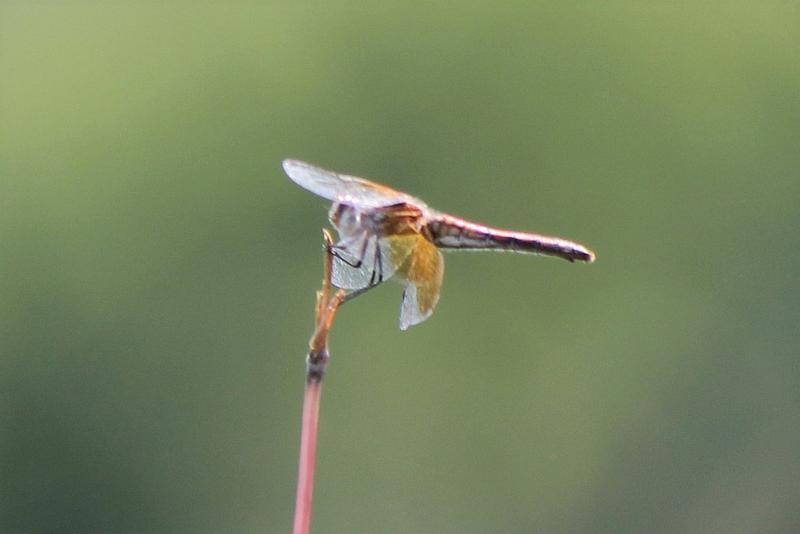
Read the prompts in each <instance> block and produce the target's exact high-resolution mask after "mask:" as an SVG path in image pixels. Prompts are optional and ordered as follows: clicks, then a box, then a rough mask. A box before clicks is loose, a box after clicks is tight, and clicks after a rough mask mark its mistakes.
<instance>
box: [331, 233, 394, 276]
mask: <svg viewBox="0 0 800 534" xmlns="http://www.w3.org/2000/svg"><path fill="white" fill-rule="evenodd" d="M336 247H337V248H336V256H335V257H334V258H333V271H332V272H331V282H332V283H333V285H334V286H336V287H339V288H342V289H350V290H355V289H363V288H365V287H369V286H374V285H378V284H380V283H381V282H385V281H386V280H389V279H390V278H392V277H393V276H394V274H395V272H396V271H397V267H398V266H399V265H400V264H402V262H403V261H404V260H405V258H403V257H400V256H399V255H398V254H397V252H396V251H395V252H394V253H393V252H392V248H391V246H390V243H389V241H388V239H381V238H379V237H377V236H369V235H368V234H367V233H366V232H364V233H363V234H362V235H360V236H358V237H355V238H352V239H348V240H346V241H340V242H339V243H337V244H336ZM398 260H399V261H398Z"/></svg>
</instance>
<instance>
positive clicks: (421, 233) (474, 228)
mask: <svg viewBox="0 0 800 534" xmlns="http://www.w3.org/2000/svg"><path fill="white" fill-rule="evenodd" d="M283 169H284V171H285V172H286V174H287V175H288V176H289V178H291V180H292V181H294V182H295V183H296V184H297V185H299V186H300V187H302V188H304V189H307V190H308V191H310V192H312V193H314V194H316V195H319V196H320V197H322V198H325V199H328V200H330V201H332V202H333V204H332V205H331V208H330V211H329V213H328V218H329V219H330V222H331V224H332V225H333V227H334V228H335V229H336V231H337V233H338V234H339V241H338V242H337V243H336V244H335V245H333V246H332V248H331V249H330V252H331V253H332V254H333V256H334V258H333V269H332V275H331V282H332V283H333V285H334V286H336V287H338V288H341V289H345V290H350V291H351V292H352V293H357V292H358V293H360V292H363V291H366V290H368V289H371V288H373V287H375V286H377V285H379V284H381V283H383V282H385V281H386V280H389V279H394V280H397V281H399V282H400V283H401V284H402V285H403V298H402V303H401V305H400V329H401V330H407V329H408V328H409V327H410V326H413V325H416V324H419V323H421V322H423V321H424V320H425V319H427V318H428V317H430V316H431V314H432V313H433V309H434V308H435V307H436V304H437V303H438V302H439V295H440V293H441V289H442V279H443V276H444V257H443V256H442V253H441V250H500V251H512V252H521V253H531V254H541V255H545V256H553V257H557V258H562V259H565V260H567V261H569V262H575V261H580V262H586V263H591V262H593V261H594V259H595V255H594V252H592V251H591V250H589V249H588V248H586V247H584V246H583V245H580V244H578V243H574V242H572V241H568V240H566V239H561V238H558V237H548V236H544V235H539V234H534V233H527V232H514V231H510V230H502V229H499V228H492V227H489V226H484V225H481V224H477V223H474V222H470V221H467V220H465V219H461V218H459V217H455V216H453V215H448V214H447V213H443V212H440V211H437V210H435V209H433V208H431V207H429V206H428V205H427V204H425V203H424V202H423V201H422V200H420V199H418V198H416V197H413V196H411V195H408V194H406V193H403V192H400V191H397V190H395V189H392V188H391V187H388V186H386V185H382V184H379V183H376V182H372V181H369V180H366V179H364V178H358V177H356V176H348V175H346V174H339V173H336V172H333V171H328V170H325V169H322V168H320V167H316V166H314V165H311V164H309V163H305V162H303V161H299V160H295V159H287V160H284V161H283Z"/></svg>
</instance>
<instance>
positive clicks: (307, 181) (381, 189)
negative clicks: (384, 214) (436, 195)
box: [283, 159, 425, 209]
mask: <svg viewBox="0 0 800 534" xmlns="http://www.w3.org/2000/svg"><path fill="white" fill-rule="evenodd" d="M283 170H284V171H285V172H286V174H287V176H289V178H291V179H292V181H293V182H294V183H296V184H297V185H299V186H300V187H302V188H304V189H307V190H308V191H311V192H312V193H314V194H315V195H319V196H321V197H322V198H327V199H328V200H332V201H334V202H341V203H344V204H349V205H352V206H356V207H358V208H364V209H368V208H381V207H384V206H391V205H393V204H400V203H403V202H407V203H410V204H414V205H417V206H425V204H424V203H423V202H422V201H421V200H419V199H417V198H414V197H412V196H411V195H407V194H405V193H401V192H400V191H396V190H394V189H392V188H391V187H387V186H385V185H381V184H376V183H373V182H370V181H369V180H365V179H363V178H358V177H356V176H348V175H346V174H339V173H336V172H333V171H328V170H325V169H321V168H319V167H315V166H314V165H310V164H308V163H305V162H303V161H298V160H295V159H287V160H284V161H283Z"/></svg>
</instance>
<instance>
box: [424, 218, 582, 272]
mask: <svg viewBox="0 0 800 534" xmlns="http://www.w3.org/2000/svg"><path fill="white" fill-rule="evenodd" d="M428 230H429V231H430V234H431V235H432V236H433V242H434V243H435V244H436V245H437V246H438V247H440V248H444V249H458V250H509V251H513V252H523V253H530V254H544V255H547V256H556V257H559V258H563V259H565V260H568V261H585V262H592V261H594V253H592V251H590V250H589V249H587V248H586V247H584V246H583V245H579V244H578V243H573V242H572V241H567V240H565V239H561V238H558V237H548V236H543V235H539V234H531V233H526V232H511V231H508V230H501V229H499V228H490V227H488V226H483V225H480V224H476V223H472V222H469V221H465V220H463V219H460V218H458V217H453V216H452V215H446V214H438V215H435V216H432V217H431V218H430V220H429V222H428Z"/></svg>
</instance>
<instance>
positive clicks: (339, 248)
mask: <svg viewBox="0 0 800 534" xmlns="http://www.w3.org/2000/svg"><path fill="white" fill-rule="evenodd" d="M340 243H343V244H337V245H332V246H330V247H328V252H329V253H331V254H332V255H333V256H334V257H335V258H337V259H339V260H341V261H342V262H343V263H345V264H346V265H348V266H350V267H352V268H353V269H358V268H360V267H361V266H362V265H363V264H364V257H365V256H366V255H367V243H369V239H367V238H366V237H365V238H364V241H363V242H362V244H361V251H360V252H359V255H358V260H357V261H356V262H351V261H350V260H348V259H347V258H345V257H344V255H343V254H342V252H344V253H346V254H348V255H350V251H349V247H348V246H347V242H346V241H340Z"/></svg>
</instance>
